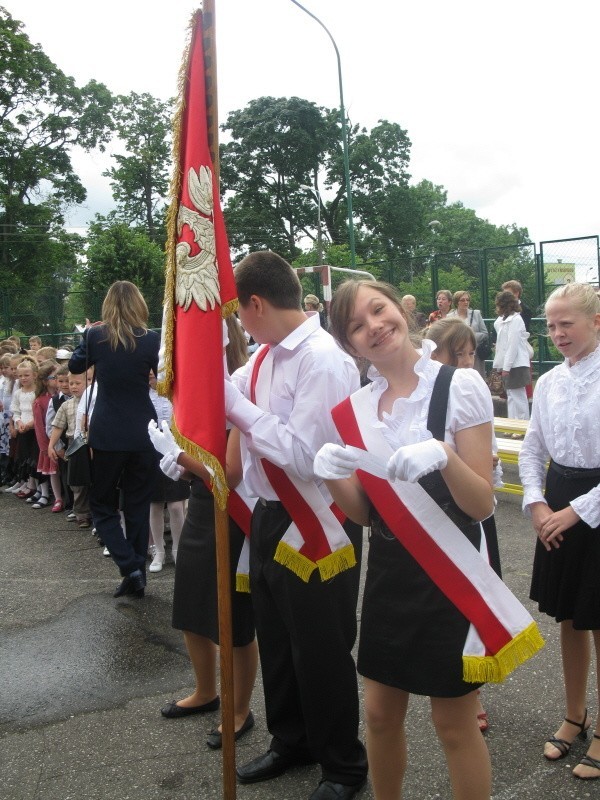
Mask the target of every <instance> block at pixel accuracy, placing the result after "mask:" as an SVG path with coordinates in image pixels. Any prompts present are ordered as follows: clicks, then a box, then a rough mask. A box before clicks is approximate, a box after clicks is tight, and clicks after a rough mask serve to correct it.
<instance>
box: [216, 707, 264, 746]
mask: <svg viewBox="0 0 600 800" xmlns="http://www.w3.org/2000/svg"><path fill="white" fill-rule="evenodd" d="M253 727H254V714H253V713H252V712H251V711H249V712H248V716H247V717H246V719H245V720H244V722H243V724H242V727H241V728H240V729H239V731H236V732H235V740H236V742H237V740H238V739H241V738H242V736H243V735H244V734H245V733H248V731H251V730H252V728H253ZM206 744H207V745H208V746H209V747H210V749H211V750H220V749H221V747H223V737H222V736H221V731H220V730H219V729H218V728H213V730H212V731H210V733H209V734H208V736H207V737H206Z"/></svg>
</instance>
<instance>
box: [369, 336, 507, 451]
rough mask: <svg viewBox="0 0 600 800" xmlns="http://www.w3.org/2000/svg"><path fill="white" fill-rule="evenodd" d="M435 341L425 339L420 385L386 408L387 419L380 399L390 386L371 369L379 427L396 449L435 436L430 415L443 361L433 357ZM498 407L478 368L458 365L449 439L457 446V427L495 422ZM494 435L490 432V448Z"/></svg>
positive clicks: (419, 367) (450, 404)
mask: <svg viewBox="0 0 600 800" xmlns="http://www.w3.org/2000/svg"><path fill="white" fill-rule="evenodd" d="M434 350H435V343H434V342H432V341H431V340H430V339H424V340H423V342H422V349H421V351H420V352H421V357H420V358H419V360H418V361H417V363H416V364H415V367H414V370H415V373H416V374H417V375H418V377H419V383H418V384H417V387H416V389H415V390H414V392H413V393H412V394H411V395H410V396H409V397H398V398H397V399H396V400H395V401H394V405H393V407H392V413H391V414H388V413H387V412H385V411H384V412H383V419H382V420H379V418H378V409H379V400H380V399H381V395H382V394H383V393H384V391H385V390H386V389H387V387H388V382H387V380H386V379H385V378H384V377H382V376H381V375H380V374H379V372H378V371H377V370H376V369H375V367H370V368H369V371H368V373H367V375H368V377H369V378H370V379H371V381H372V384H371V406H372V408H373V414H374V420H373V425H374V426H375V427H381V429H382V433H383V435H384V436H385V438H386V440H387V442H388V444H389V445H390V446H391V447H393V449H394V450H396V449H397V448H398V447H402V446H403V445H406V444H415V443H416V442H422V441H425V440H427V439H431V434H430V433H429V431H428V430H427V415H428V413H429V401H430V400H431V393H432V391H433V385H434V383H435V379H436V378H437V375H438V372H439V371H440V368H441V366H442V364H441V363H440V362H439V361H432V360H431V353H432V352H433V351H434ZM493 419H494V407H493V403H492V397H491V395H490V391H489V389H488V387H487V386H486V384H485V383H484V381H483V379H482V378H481V376H480V375H479V374H478V373H477V372H475V370H474V369H457V370H456V371H455V373H454V377H453V378H452V382H451V384H450V393H449V397H448V413H447V414H446V424H445V429H446V434H445V437H444V441H446V442H447V443H448V444H449V445H450V446H451V447H452V448H453V449H454V450H456V445H455V443H454V437H455V435H456V432H457V431H460V430H463V429H465V428H472V427H474V426H475V425H481V424H483V423H484V422H492V421H493ZM491 450H492V435H491V433H490V452H491Z"/></svg>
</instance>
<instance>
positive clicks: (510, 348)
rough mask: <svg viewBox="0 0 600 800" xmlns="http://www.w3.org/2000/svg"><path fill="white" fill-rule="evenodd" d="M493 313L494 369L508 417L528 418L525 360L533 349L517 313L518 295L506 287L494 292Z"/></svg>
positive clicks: (527, 367) (528, 375)
mask: <svg viewBox="0 0 600 800" xmlns="http://www.w3.org/2000/svg"><path fill="white" fill-rule="evenodd" d="M496 313H497V314H498V317H497V319H496V321H495V322H494V329H495V330H496V334H497V338H496V352H495V354H494V369H499V370H501V371H502V380H503V383H504V388H505V389H506V405H507V413H508V416H509V417H510V418H511V419H529V401H528V400H527V392H526V390H525V387H526V386H527V384H528V383H529V379H530V370H529V364H530V360H531V357H532V355H533V350H532V349H531V345H530V344H529V342H528V341H527V340H528V338H529V334H528V333H527V331H526V330H525V324H524V322H523V319H522V317H521V314H520V313H519V300H518V298H517V297H515V295H514V294H513V293H512V292H509V291H504V292H498V294H497V295H496Z"/></svg>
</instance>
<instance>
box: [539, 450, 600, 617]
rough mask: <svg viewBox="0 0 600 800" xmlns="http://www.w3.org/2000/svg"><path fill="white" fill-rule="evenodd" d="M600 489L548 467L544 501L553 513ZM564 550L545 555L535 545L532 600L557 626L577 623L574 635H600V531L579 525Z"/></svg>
mask: <svg viewBox="0 0 600 800" xmlns="http://www.w3.org/2000/svg"><path fill="white" fill-rule="evenodd" d="M597 485H598V477H592V478H587V477H578V478H568V477H565V476H563V475H560V474H559V473H558V471H557V470H555V469H553V468H552V465H551V466H550V469H549V470H548V475H547V477H546V493H545V497H546V501H547V503H548V505H549V506H550V508H551V509H552V510H553V511H560V510H561V509H563V508H566V507H567V506H568V505H569V503H570V502H571V500H575V498H577V497H580V496H581V495H582V494H586V493H587V492H589V491H590V490H591V489H593V488H594V486H597ZM563 535H564V538H563V541H562V542H561V544H560V547H559V548H558V549H557V548H554V547H553V548H552V549H551V550H550V551H548V550H546V548H545V547H544V546H543V544H542V543H541V542H540V540H539V539H538V540H537V543H536V547H535V556H534V560H533V576H532V580H531V593H530V597H531V599H532V600H535V601H536V602H537V603H538V607H539V610H540V611H542V612H544V613H545V614H548V616H550V617H554V619H555V620H556V621H557V622H562V621H564V620H567V619H569V620H573V627H574V628H575V629H576V630H599V629H600V528H590V526H589V525H587V524H586V523H585V522H583V520H580V521H579V522H578V523H577V524H576V525H573V527H572V528H569V529H568V530H566V531H565V532H564V534H563Z"/></svg>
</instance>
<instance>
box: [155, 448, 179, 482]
mask: <svg viewBox="0 0 600 800" xmlns="http://www.w3.org/2000/svg"><path fill="white" fill-rule="evenodd" d="M178 455H179V453H177V455H176V454H175V453H165V455H164V456H163V457H162V458H161V460H160V468H161V469H162V471H163V472H164V473H165V475H166V476H167V478H171V480H172V481H178V480H179V479H180V478H181V476H182V475H183V473H184V472H185V468H184V467H182V466H181V464H178V463H177V456H178Z"/></svg>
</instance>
